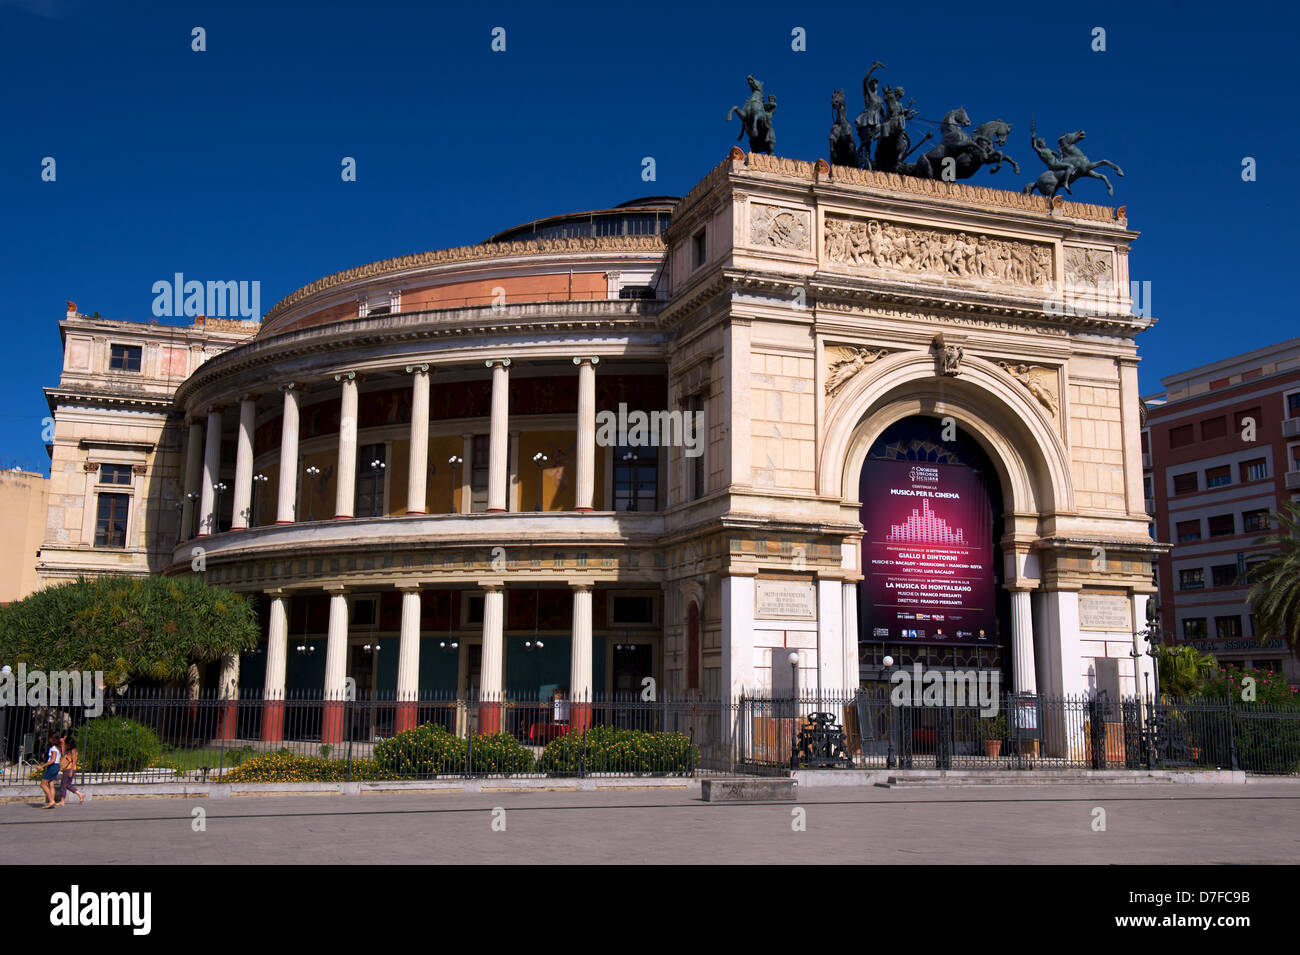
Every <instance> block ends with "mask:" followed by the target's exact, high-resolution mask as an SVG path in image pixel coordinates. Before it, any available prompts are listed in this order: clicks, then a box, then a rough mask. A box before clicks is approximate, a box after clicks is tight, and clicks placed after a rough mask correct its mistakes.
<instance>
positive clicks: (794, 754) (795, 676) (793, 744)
mask: <svg viewBox="0 0 1300 955" xmlns="http://www.w3.org/2000/svg"><path fill="white" fill-rule="evenodd" d="M787 659H789V661H790V768H791V769H798V768H799V702H798V701H799V653H798V651H796V650H791V651H790V656H789V657H788V658H787Z"/></svg>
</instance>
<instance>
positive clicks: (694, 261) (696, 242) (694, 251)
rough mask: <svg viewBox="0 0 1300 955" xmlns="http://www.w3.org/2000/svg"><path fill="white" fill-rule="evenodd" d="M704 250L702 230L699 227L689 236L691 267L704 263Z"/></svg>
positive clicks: (697, 266) (694, 267)
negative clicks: (698, 229)
mask: <svg viewBox="0 0 1300 955" xmlns="http://www.w3.org/2000/svg"><path fill="white" fill-rule="evenodd" d="M705 251H706V246H705V244H704V230H703V229H701V230H700V231H699V232H697V233H695V235H694V236H692V237H691V256H692V258H691V268H693V269H698V268H699V267H700V266H701V265H703V264H704V258H705Z"/></svg>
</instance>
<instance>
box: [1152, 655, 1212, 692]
mask: <svg viewBox="0 0 1300 955" xmlns="http://www.w3.org/2000/svg"><path fill="white" fill-rule="evenodd" d="M1156 666H1157V667H1158V668H1159V676H1160V693H1161V694H1162V695H1163V696H1173V697H1180V698H1181V697H1187V696H1194V695H1196V694H1197V693H1199V692H1200V689H1201V686H1202V685H1203V684H1204V683H1205V682H1206V681H1208V680H1209V679H1210V678H1211V677H1213V676H1214V674H1215V673H1217V672H1218V670H1219V662H1218V661H1217V660H1215V659H1214V656H1213V655H1212V654H1209V653H1201V652H1199V651H1198V650H1197V649H1196V648H1195V647H1189V646H1180V647H1166V646H1162V647H1160V649H1159V650H1157V651H1156Z"/></svg>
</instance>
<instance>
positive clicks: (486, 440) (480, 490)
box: [469, 434, 492, 514]
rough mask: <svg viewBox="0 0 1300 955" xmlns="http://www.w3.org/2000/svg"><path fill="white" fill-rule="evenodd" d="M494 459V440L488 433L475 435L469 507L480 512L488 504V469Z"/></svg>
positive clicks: (472, 448) (470, 468)
mask: <svg viewBox="0 0 1300 955" xmlns="http://www.w3.org/2000/svg"><path fill="white" fill-rule="evenodd" d="M491 461H492V441H491V437H490V436H489V435H486V434H476V435H474V439H473V441H472V442H471V443H470V463H469V509H470V512H471V513H474V514H480V513H482V512H483V511H486V510H487V505H488V470H489V467H490V465H491Z"/></svg>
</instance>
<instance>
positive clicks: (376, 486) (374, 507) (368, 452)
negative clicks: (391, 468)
mask: <svg viewBox="0 0 1300 955" xmlns="http://www.w3.org/2000/svg"><path fill="white" fill-rule="evenodd" d="M386 452H387V449H386V448H385V447H384V445H382V444H363V445H362V446H361V447H360V448H358V449H357V490H356V500H357V507H356V510H357V512H356V514H354V515H353V516H354V517H379V516H380V515H381V514H383V513H384V472H386V471H387V470H388V462H387V461H386V460H385V456H386Z"/></svg>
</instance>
